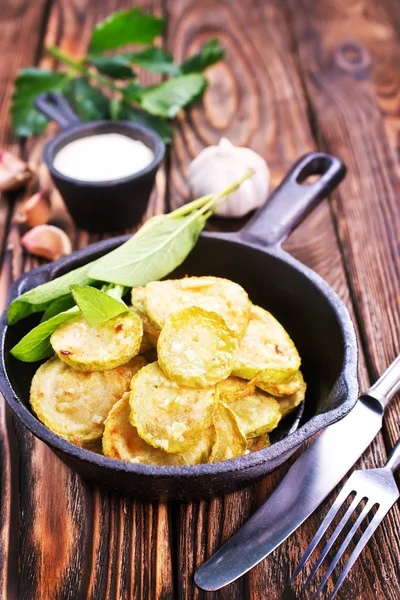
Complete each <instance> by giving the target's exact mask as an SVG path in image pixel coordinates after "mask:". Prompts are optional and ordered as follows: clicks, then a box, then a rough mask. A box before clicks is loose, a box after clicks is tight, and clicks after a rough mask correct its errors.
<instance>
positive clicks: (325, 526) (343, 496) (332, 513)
mask: <svg viewBox="0 0 400 600" xmlns="http://www.w3.org/2000/svg"><path fill="white" fill-rule="evenodd" d="M350 487H351V486H348V485H347V484H346V485H345V486H344V488H343V489H342V490H341V492H340V493H339V495H338V497H337V498H336V500H335V502H334V503H333V504H332V506H331V507H330V509H329V511H328V512H327V514H326V516H325V519H324V520H323V521H322V523H321V525H320V526H319V528H318V530H317V533H316V534H315V535H314V537H313V539H312V540H311V542H310V544H309V546H308V548H307V549H306V551H305V552H304V554H303V556H302V557H301V559H300V562H299V564H298V565H297V567H296V569H295V570H294V573H293V575H292V577H291V579H290V582H289V585H291V584H292V583H293V581H294V580H295V579H296V577H297V575H298V574H299V573H300V571H301V570H302V568H303V567H304V565H305V564H306V562H307V561H308V559H309V558H310V556H311V554H312V553H313V552H314V550H315V548H316V547H317V546H318V544H319V542H320V541H321V539H322V537H323V535H324V533H325V531H326V530H327V529H328V527H329V525H330V524H331V523H332V521H333V519H334V518H335V516H336V514H337V512H338V510H339V509H340V507H341V506H342V504H343V503H344V501H345V500H346V498H347V497H348V496H349V495H350V494H351V493H352V492H353V491H354V490H353V489H350ZM353 502H354V501H353ZM307 581H308V580H307Z"/></svg>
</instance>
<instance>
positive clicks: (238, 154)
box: [188, 138, 269, 217]
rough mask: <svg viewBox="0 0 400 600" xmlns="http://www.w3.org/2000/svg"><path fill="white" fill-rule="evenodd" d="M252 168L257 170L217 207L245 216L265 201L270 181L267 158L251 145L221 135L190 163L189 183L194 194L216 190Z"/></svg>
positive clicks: (226, 214) (231, 214) (230, 214)
mask: <svg viewBox="0 0 400 600" xmlns="http://www.w3.org/2000/svg"><path fill="white" fill-rule="evenodd" d="M249 169H254V171H255V174H254V175H253V176H252V177H250V179H247V181H245V182H244V183H242V185H241V186H240V188H239V189H238V190H236V191H235V192H234V193H233V194H232V195H231V197H230V200H229V202H226V203H225V204H222V205H221V206H220V208H219V209H218V210H217V215H219V216H220V217H243V216H244V215H246V214H247V213H248V212H250V211H251V210H254V209H255V208H258V207H259V206H261V205H262V204H264V202H265V200H266V198H267V193H268V185H269V169H268V167H267V163H266V162H265V160H264V159H263V158H262V157H261V156H260V155H259V154H257V153H256V152H254V151H253V150H250V148H242V147H239V146H234V145H233V144H231V142H230V141H229V140H227V139H226V138H222V139H221V141H220V142H219V144H218V146H209V147H208V148H205V149H204V150H202V151H201V152H200V154H199V155H198V156H197V157H196V158H195V159H194V160H193V161H192V162H191V163H190V165H189V173H188V180H189V187H190V191H191V194H192V196H193V198H200V197H201V196H207V195H209V194H215V193H217V192H218V191H219V190H221V189H223V188H224V187H227V186H228V185H229V184H231V183H232V181H235V180H236V179H237V178H238V177H240V176H241V175H244V174H245V173H246V171H248V170H249Z"/></svg>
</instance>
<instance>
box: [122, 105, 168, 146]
mask: <svg viewBox="0 0 400 600" xmlns="http://www.w3.org/2000/svg"><path fill="white" fill-rule="evenodd" d="M114 108H115V107H114ZM117 115H118V116H113V118H114V119H116V120H122V121H132V123H137V124H138V125H144V126H145V127H149V128H150V129H153V131H155V132H156V133H158V135H159V136H160V137H161V139H162V140H163V142H165V143H166V144H169V143H170V141H171V140H172V134H173V128H172V125H171V123H169V122H168V121H166V120H165V119H163V118H162V117H156V116H154V115H149V114H148V113H145V112H143V111H142V110H140V109H137V108H134V107H133V106H131V105H130V104H128V103H127V102H122V103H121V104H120V105H119V106H118V112H117Z"/></svg>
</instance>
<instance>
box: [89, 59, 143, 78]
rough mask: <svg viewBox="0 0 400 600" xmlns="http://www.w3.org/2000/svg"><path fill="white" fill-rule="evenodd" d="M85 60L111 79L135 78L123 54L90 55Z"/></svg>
mask: <svg viewBox="0 0 400 600" xmlns="http://www.w3.org/2000/svg"><path fill="white" fill-rule="evenodd" d="M87 62H88V64H89V65H93V66H94V67H96V69H97V70H98V71H99V72H100V73H103V75H107V77H111V78H112V79H135V77H136V74H135V72H134V71H133V70H132V67H131V66H130V65H129V63H130V61H129V59H128V58H126V57H125V56H123V55H115V56H91V57H90V58H89V59H88V60H87Z"/></svg>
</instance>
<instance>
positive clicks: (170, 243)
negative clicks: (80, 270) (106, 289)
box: [90, 214, 206, 287]
mask: <svg viewBox="0 0 400 600" xmlns="http://www.w3.org/2000/svg"><path fill="white" fill-rule="evenodd" d="M205 220H206V219H205V217H204V215H197V214H195V215H193V214H189V215H187V216H185V217H182V218H180V219H176V220H175V219H165V220H163V221H159V222H158V225H157V227H153V228H149V229H148V230H147V234H146V235H143V236H134V237H132V238H131V239H130V240H128V241H127V242H126V243H125V244H124V245H123V246H120V247H119V248H117V249H116V250H113V251H112V252H110V253H109V254H107V255H106V256H103V257H102V258H101V259H100V260H99V262H98V263H97V264H95V265H94V266H93V267H92V269H91V270H90V274H91V275H92V276H93V277H97V276H98V274H99V273H102V274H103V278H104V279H105V280H106V281H111V282H114V283H119V284H121V285H126V286H129V287H133V286H138V285H145V284H146V283H149V281H154V280H157V279H161V278H162V277H165V275H168V273H170V272H171V271H173V270H174V269H175V268H176V267H177V266H178V265H180V264H181V263H182V262H183V261H184V260H185V258H186V256H187V255H188V254H189V252H190V250H191V249H192V248H193V246H194V245H195V244H196V242H197V239H198V237H199V234H200V232H201V230H202V229H203V227H204V224H205Z"/></svg>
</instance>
